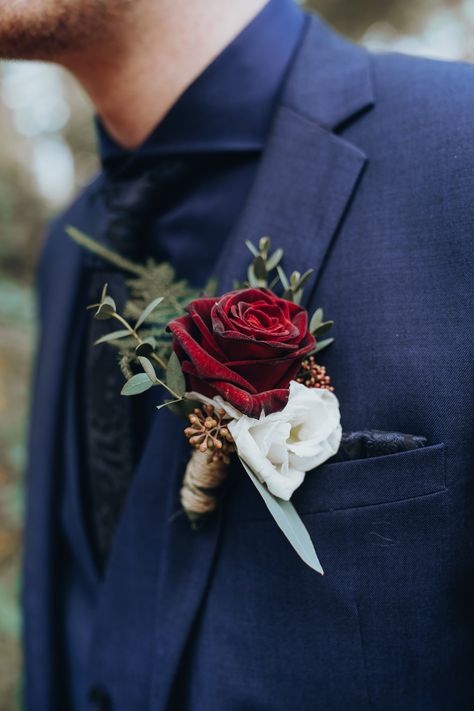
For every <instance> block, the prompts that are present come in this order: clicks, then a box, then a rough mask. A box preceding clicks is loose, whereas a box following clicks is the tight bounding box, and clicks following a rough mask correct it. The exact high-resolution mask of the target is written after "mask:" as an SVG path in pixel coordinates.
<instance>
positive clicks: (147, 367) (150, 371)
mask: <svg viewBox="0 0 474 711" xmlns="http://www.w3.org/2000/svg"><path fill="white" fill-rule="evenodd" d="M138 360H139V361H140V365H141V366H142V368H143V370H144V371H145V373H146V374H147V375H148V377H149V378H150V380H151V381H152V383H156V382H157V381H158V378H157V377H156V372H155V369H154V367H153V364H152V362H151V360H148V358H145V356H138Z"/></svg>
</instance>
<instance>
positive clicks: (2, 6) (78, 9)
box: [0, 0, 137, 62]
mask: <svg viewBox="0 0 474 711" xmlns="http://www.w3.org/2000/svg"><path fill="white" fill-rule="evenodd" d="M135 2H137V0H135ZM132 5H133V0H0V59H33V60H41V61H52V62H61V61H62V60H66V58H67V57H68V56H71V55H77V54H78V53H81V52H84V51H86V50H87V49H88V48H89V47H91V46H93V45H97V43H100V42H101V41H103V40H104V39H105V38H106V37H107V36H109V35H110V33H111V28H112V27H113V26H115V24H116V22H117V18H121V19H123V20H124V21H126V18H123V17H121V16H123V15H124V12H125V10H126V9H127V8H130V7H131V6H132Z"/></svg>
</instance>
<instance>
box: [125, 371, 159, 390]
mask: <svg viewBox="0 0 474 711" xmlns="http://www.w3.org/2000/svg"><path fill="white" fill-rule="evenodd" d="M152 387H153V383H152V382H151V380H150V378H149V377H148V375H147V374H146V373H138V374H137V375H134V376H132V377H131V378H130V380H127V382H126V383H125V385H124V386H123V388H122V391H121V393H120V394H121V395H139V394H140V393H144V392H145V390H149V389H150V388H152Z"/></svg>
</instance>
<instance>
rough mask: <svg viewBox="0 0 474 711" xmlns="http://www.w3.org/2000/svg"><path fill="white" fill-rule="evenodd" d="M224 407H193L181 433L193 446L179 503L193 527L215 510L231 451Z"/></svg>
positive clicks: (232, 447)
mask: <svg viewBox="0 0 474 711" xmlns="http://www.w3.org/2000/svg"><path fill="white" fill-rule="evenodd" d="M228 421H229V419H228V417H227V416H226V414H225V412H224V410H219V409H215V408H214V407H212V405H204V406H203V407H202V408H196V409H195V410H194V412H193V413H192V414H191V415H189V422H190V425H189V426H188V427H186V429H185V430H184V433H185V435H186V437H187V438H188V440H189V443H190V444H191V446H192V447H194V448H195V449H194V452H193V453H192V455H191V457H190V459H189V462H188V465H187V467H186V471H185V473H184V478H183V485H182V487H181V492H180V499H181V505H182V507H183V509H184V511H185V512H186V515H187V517H188V519H189V520H190V522H191V525H192V527H193V528H198V527H199V524H200V523H201V522H202V520H203V518H204V517H205V516H207V515H208V514H210V513H212V512H213V511H215V509H216V506H217V501H218V490H219V488H220V487H221V486H222V484H223V483H224V481H225V480H226V478H227V471H228V467H229V464H230V456H229V455H230V454H231V453H232V452H233V451H234V444H233V439H232V436H231V434H230V432H229V430H228V429H227V426H226V425H227V423H228Z"/></svg>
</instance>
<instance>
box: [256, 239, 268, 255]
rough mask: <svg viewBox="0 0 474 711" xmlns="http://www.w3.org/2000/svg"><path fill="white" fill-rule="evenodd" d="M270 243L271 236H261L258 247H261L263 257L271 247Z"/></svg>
mask: <svg viewBox="0 0 474 711" xmlns="http://www.w3.org/2000/svg"><path fill="white" fill-rule="evenodd" d="M270 244H271V240H270V237H260V241H259V243H258V247H259V249H260V254H261V255H262V257H265V258H266V256H267V253H268V250H269V249H270Z"/></svg>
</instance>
